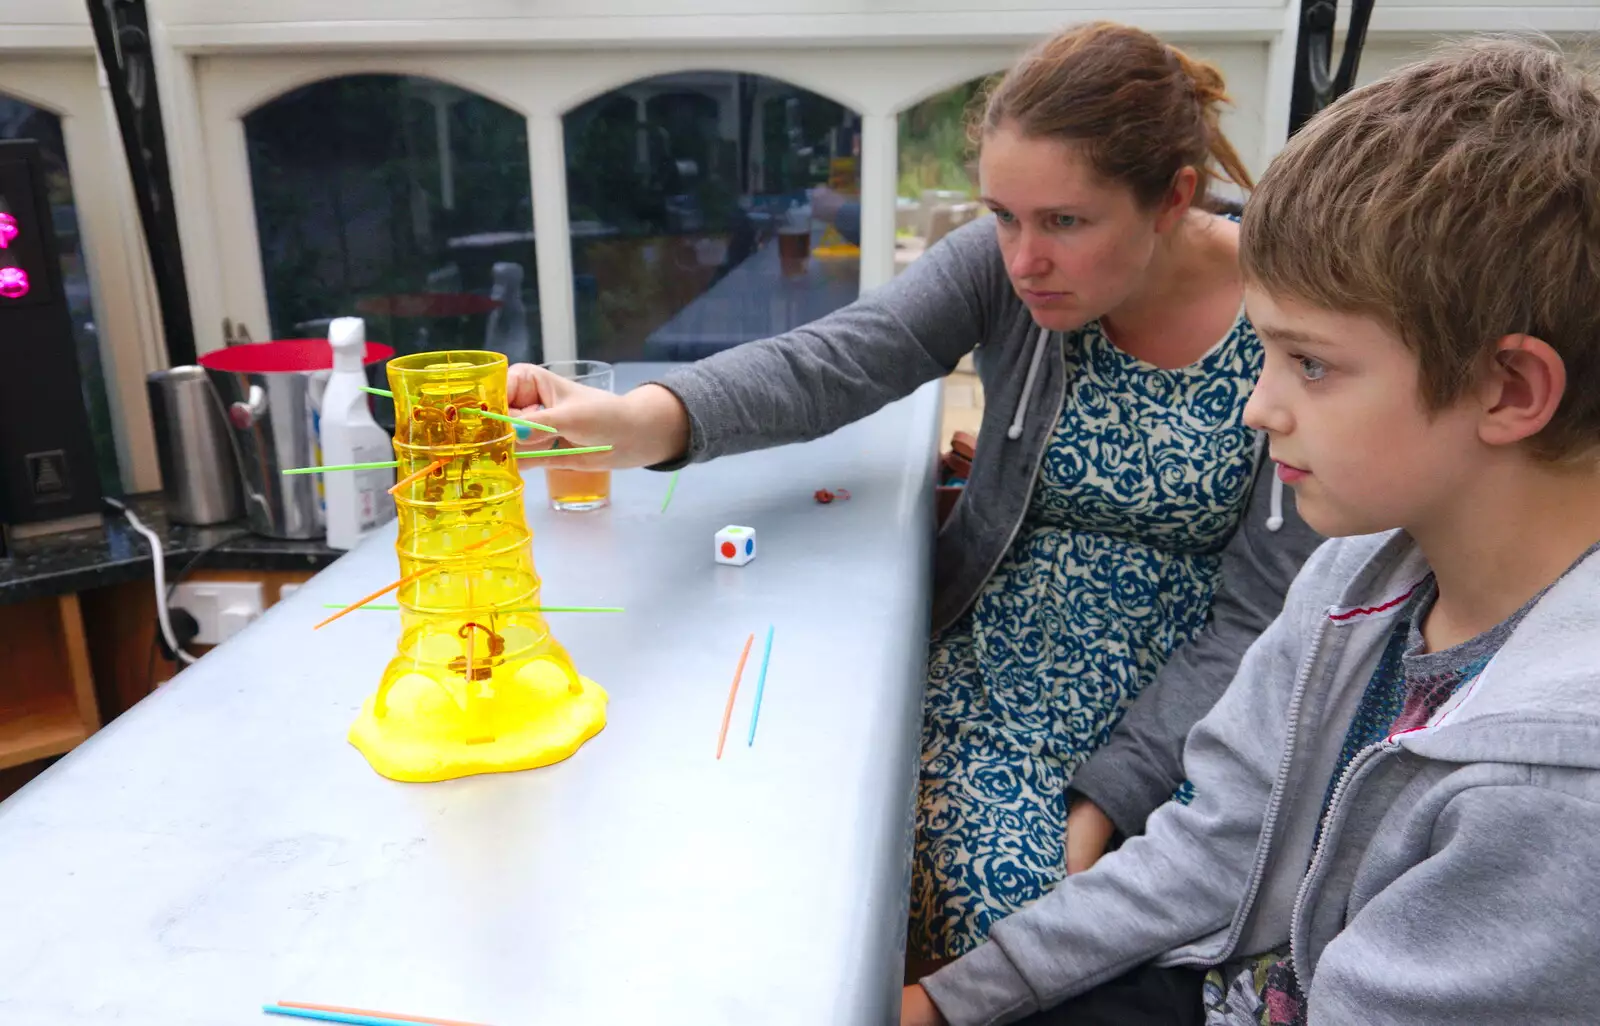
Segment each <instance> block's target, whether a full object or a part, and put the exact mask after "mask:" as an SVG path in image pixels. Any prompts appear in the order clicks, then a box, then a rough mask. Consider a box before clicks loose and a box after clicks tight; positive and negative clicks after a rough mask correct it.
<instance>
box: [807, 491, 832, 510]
mask: <svg viewBox="0 0 1600 1026" xmlns="http://www.w3.org/2000/svg"><path fill="white" fill-rule="evenodd" d="M811 497H812V498H813V499H816V500H817V501H818V502H820V503H822V504H823V505H824V506H826V505H827V504H828V503H830V502H832V501H833V493H832V492H830V491H828V490H827V489H826V488H818V489H817V490H816V492H815V493H814V494H813V495H812V496H811Z"/></svg>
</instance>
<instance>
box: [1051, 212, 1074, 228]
mask: <svg viewBox="0 0 1600 1026" xmlns="http://www.w3.org/2000/svg"><path fill="white" fill-rule="evenodd" d="M1077 223H1078V218H1077V217H1076V215H1073V214H1052V215H1051V216H1050V226H1051V227H1052V228H1071V227H1072V226H1073V225H1075V224H1077Z"/></svg>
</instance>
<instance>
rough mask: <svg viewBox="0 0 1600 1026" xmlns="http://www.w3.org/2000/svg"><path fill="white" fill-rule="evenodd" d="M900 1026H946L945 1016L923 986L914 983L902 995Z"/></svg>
mask: <svg viewBox="0 0 1600 1026" xmlns="http://www.w3.org/2000/svg"><path fill="white" fill-rule="evenodd" d="M900 1026H945V1020H944V1016H942V1015H940V1014H939V1009H937V1008H935V1007H934V1005H933V999H932V998H930V997H929V996H928V992H927V991H925V990H923V989H922V985H921V984H917V983H913V984H912V985H911V986H909V987H907V988H906V989H905V990H904V991H902V992H901V993H900Z"/></svg>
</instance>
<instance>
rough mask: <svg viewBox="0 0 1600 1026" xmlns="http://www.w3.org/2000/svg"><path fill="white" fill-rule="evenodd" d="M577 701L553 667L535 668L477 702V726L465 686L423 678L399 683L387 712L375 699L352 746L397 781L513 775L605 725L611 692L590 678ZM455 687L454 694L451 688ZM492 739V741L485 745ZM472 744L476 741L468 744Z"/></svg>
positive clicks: (573, 747) (555, 758)
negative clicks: (468, 708)
mask: <svg viewBox="0 0 1600 1026" xmlns="http://www.w3.org/2000/svg"><path fill="white" fill-rule="evenodd" d="M580 679H581V680H582V682H583V690H582V691H581V692H578V693H576V694H573V693H572V692H570V691H569V690H568V687H567V679H566V677H565V676H564V675H563V674H562V673H561V672H560V671H559V670H558V669H557V668H556V667H555V666H553V665H552V664H550V663H548V662H543V661H540V662H535V663H530V664H528V665H526V666H524V667H522V669H521V670H520V671H518V672H517V673H516V674H515V675H514V676H513V677H512V679H511V682H510V683H509V684H497V685H495V687H496V692H495V693H494V694H493V695H491V696H489V697H486V698H483V699H479V700H478V702H477V703H476V706H477V709H476V713H477V717H476V723H477V724H478V725H477V726H476V727H473V726H472V725H471V723H470V722H469V719H468V717H467V715H466V713H465V712H464V709H463V704H464V697H465V696H464V695H463V694H462V690H461V689H462V687H463V684H464V682H463V681H462V680H461V679H460V678H456V679H455V680H454V681H453V682H451V683H450V684H449V685H447V686H445V687H442V686H440V684H439V683H437V682H435V681H434V679H433V678H432V677H429V676H427V675H425V674H423V673H415V672H414V673H408V674H405V675H403V676H401V677H399V678H398V679H396V680H395V682H394V686H393V687H392V688H390V690H389V693H388V703H387V704H388V709H387V711H386V713H385V714H384V715H383V716H382V717H380V716H378V715H377V713H376V708H375V707H376V703H377V696H376V695H372V696H369V697H368V698H367V700H366V702H364V703H363V704H362V706H361V714H360V715H359V716H358V717H356V721H355V723H353V724H352V725H351V727H350V743H351V744H353V745H355V746H356V748H358V749H360V751H361V754H362V755H365V756H366V757H367V762H369V763H371V764H372V768H373V769H375V770H377V771H378V772H379V773H381V774H382V775H383V776H386V777H388V778H389V779H391V780H400V781H405V782H408V783H424V782H432V781H438V780H451V779H454V778H456V777H466V776H471V775H473V774H477V773H509V772H512V771H515V770H525V769H533V768H535V767H537V766H548V765H550V764H551V763H553V762H560V761H561V760H562V759H565V758H567V757H568V756H570V755H572V754H573V753H574V752H576V751H577V750H578V749H579V748H580V747H581V746H582V745H583V743H584V742H585V741H587V740H589V739H590V738H591V737H594V736H595V735H596V734H598V733H600V731H601V730H602V729H603V728H604V727H605V725H606V693H605V690H604V689H603V688H601V687H600V685H598V684H596V683H595V682H594V681H592V680H589V679H588V678H587V677H583V678H580ZM447 688H448V689H447ZM485 733H487V734H489V735H491V736H492V740H484V739H481V738H482V736H483V735H484V734H485ZM469 739H471V740H469Z"/></svg>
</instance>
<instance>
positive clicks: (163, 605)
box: [106, 497, 196, 663]
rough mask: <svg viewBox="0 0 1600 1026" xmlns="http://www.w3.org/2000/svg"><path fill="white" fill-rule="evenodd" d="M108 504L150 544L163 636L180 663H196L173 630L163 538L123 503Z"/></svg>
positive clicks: (113, 502) (157, 618)
mask: <svg viewBox="0 0 1600 1026" xmlns="http://www.w3.org/2000/svg"><path fill="white" fill-rule="evenodd" d="M106 503H107V504H108V505H110V506H114V507H116V509H117V510H118V511H120V512H121V513H122V515H123V516H125V517H127V518H128V525H129V526H130V527H132V528H133V529H134V530H135V531H138V532H139V533H140V534H142V535H144V539H145V541H147V542H149V543H150V557H151V559H152V560H153V561H154V563H155V578H156V621H157V622H158V623H159V624H160V625H161V636H162V637H163V638H165V639H166V640H167V647H168V648H170V649H172V651H173V653H174V654H176V655H177V657H178V660H179V661H180V662H183V663H192V662H194V661H195V658H196V657H195V656H192V655H190V654H189V653H188V652H185V651H184V650H183V648H182V647H181V646H180V645H179V644H178V635H177V634H176V633H174V632H173V630H172V617H171V615H170V614H169V613H168V611H167V559H166V554H165V553H164V552H162V549H161V538H160V537H159V536H157V534H156V533H155V532H154V531H152V530H150V528H149V527H147V526H145V523H144V521H142V520H140V519H139V518H138V517H137V516H135V515H134V512H133V510H131V509H129V508H128V507H127V506H125V505H123V504H122V503H121V502H118V501H117V500H116V499H112V498H109V497H108V498H107V499H106Z"/></svg>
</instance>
